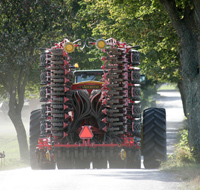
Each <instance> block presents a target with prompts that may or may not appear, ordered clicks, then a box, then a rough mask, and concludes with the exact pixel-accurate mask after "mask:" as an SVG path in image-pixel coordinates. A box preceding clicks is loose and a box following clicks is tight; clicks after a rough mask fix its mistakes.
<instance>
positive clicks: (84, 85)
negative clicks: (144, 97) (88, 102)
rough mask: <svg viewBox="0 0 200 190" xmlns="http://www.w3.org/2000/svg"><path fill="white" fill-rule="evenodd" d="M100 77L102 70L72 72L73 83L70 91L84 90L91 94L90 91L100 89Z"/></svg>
mask: <svg viewBox="0 0 200 190" xmlns="http://www.w3.org/2000/svg"><path fill="white" fill-rule="evenodd" d="M102 75H103V70H102V69H94V70H78V71H74V77H75V81H74V84H73V85H72V90H80V89H85V90H87V91H88V92H89V93H91V92H92V90H98V89H101V87H102V84H103V82H101V79H102Z"/></svg>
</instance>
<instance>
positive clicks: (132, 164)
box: [126, 149, 141, 169]
mask: <svg viewBox="0 0 200 190" xmlns="http://www.w3.org/2000/svg"><path fill="white" fill-rule="evenodd" d="M126 168H127V169H140V168H141V150H140V149H139V150H136V151H134V154H133V155H131V157H128V158H127V160H126Z"/></svg>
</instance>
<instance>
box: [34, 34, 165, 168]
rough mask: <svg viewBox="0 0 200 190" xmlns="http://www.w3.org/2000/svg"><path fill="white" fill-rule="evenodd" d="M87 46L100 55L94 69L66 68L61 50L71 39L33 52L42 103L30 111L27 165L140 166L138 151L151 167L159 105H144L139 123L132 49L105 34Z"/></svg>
mask: <svg viewBox="0 0 200 190" xmlns="http://www.w3.org/2000/svg"><path fill="white" fill-rule="evenodd" d="M89 44H90V45H95V46H96V47H97V48H98V49H101V50H102V51H103V52H104V53H106V56H104V57H103V58H102V60H103V62H104V64H103V66H102V67H101V70H89V71H88V70H86V71H79V70H78V71H75V72H74V71H73V65H71V64H70V56H69V55H70V53H71V52H73V51H74V49H75V48H77V47H80V43H79V41H75V42H74V43H72V42H69V40H67V39H64V40H63V41H62V42H60V43H57V44H55V46H53V47H51V48H49V49H45V50H44V51H43V52H42V53H41V56H40V62H41V63H40V66H41V67H43V70H42V71H41V75H40V78H41V85H42V87H41V89H40V96H41V99H40V101H41V102H43V105H42V107H41V109H39V110H34V111H32V112H31V116H30V164H31V168H32V169H55V168H56V166H57V168H58V169H71V168H77V169H81V168H82V169H83V168H90V166H91V164H90V163H93V168H107V167H108V166H109V168H140V167H141V153H142V155H143V156H144V166H145V168H157V167H159V165H160V161H162V160H164V159H165V156H166V119H165V110H164V109H163V108H148V109H145V110H144V111H143V124H142V125H141V105H140V98H141V92H140V80H141V76H140V69H139V68H138V65H139V64H140V58H139V52H138V51H137V50H134V49H132V47H131V46H128V45H127V44H126V43H124V42H118V41H116V40H115V39H113V38H111V39H108V40H103V39H99V40H93V41H92V42H89ZM74 79H75V81H74ZM141 126H142V127H141Z"/></svg>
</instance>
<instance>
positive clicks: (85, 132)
mask: <svg viewBox="0 0 200 190" xmlns="http://www.w3.org/2000/svg"><path fill="white" fill-rule="evenodd" d="M79 137H80V138H81V139H91V138H92V137H93V133H92V131H91V130H90V127H89V126H83V127H82V130H81V132H80V134H79Z"/></svg>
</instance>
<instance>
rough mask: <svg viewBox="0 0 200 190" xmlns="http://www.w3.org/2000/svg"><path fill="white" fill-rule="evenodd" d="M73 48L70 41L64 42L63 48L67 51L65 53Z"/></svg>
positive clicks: (70, 51)
mask: <svg viewBox="0 0 200 190" xmlns="http://www.w3.org/2000/svg"><path fill="white" fill-rule="evenodd" d="M74 49H75V46H74V44H73V43H72V42H66V43H65V44H64V50H65V51H66V52H67V53H72V52H73V51H74Z"/></svg>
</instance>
